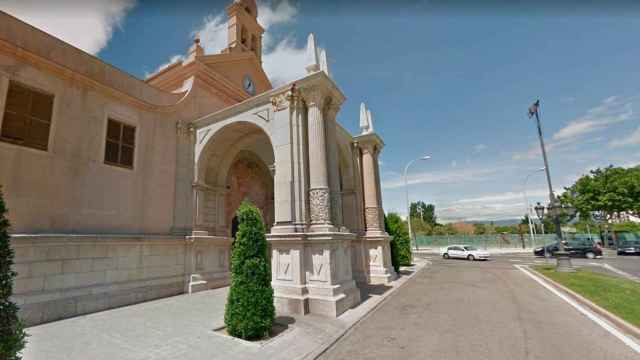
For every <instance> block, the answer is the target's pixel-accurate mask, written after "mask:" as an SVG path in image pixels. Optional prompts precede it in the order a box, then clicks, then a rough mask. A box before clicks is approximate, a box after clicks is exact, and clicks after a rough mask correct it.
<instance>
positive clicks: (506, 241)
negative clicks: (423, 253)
mask: <svg viewBox="0 0 640 360" xmlns="http://www.w3.org/2000/svg"><path fill="white" fill-rule="evenodd" d="M554 242H556V235H555V234H547V235H536V236H535V241H533V239H532V238H531V236H530V235H529V234H526V235H523V236H521V235H518V234H493V235H416V244H417V246H418V247H419V248H440V247H445V246H449V245H454V244H456V245H457V244H460V245H473V246H475V247H477V248H480V249H503V248H504V249H523V248H524V249H532V248H535V247H539V246H542V245H543V244H545V245H546V244H551V243H554Z"/></svg>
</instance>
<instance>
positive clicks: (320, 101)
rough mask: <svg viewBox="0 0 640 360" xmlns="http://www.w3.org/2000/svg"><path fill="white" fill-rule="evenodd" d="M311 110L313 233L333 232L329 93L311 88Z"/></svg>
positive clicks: (307, 94)
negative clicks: (327, 121) (327, 119)
mask: <svg viewBox="0 0 640 360" xmlns="http://www.w3.org/2000/svg"><path fill="white" fill-rule="evenodd" d="M303 96H304V99H305V101H306V103H307V108H308V114H309V115H308V128H309V133H308V134H309V164H310V166H309V205H310V215H311V216H310V217H311V231H315V232H333V231H335V228H334V227H333V224H332V223H331V201H330V191H329V174H328V171H327V166H328V163H327V136H326V131H325V129H326V126H325V116H324V115H325V114H324V113H323V106H324V102H325V94H324V93H323V92H322V91H320V90H319V89H317V88H310V89H308V90H306V91H305V93H304V94H303Z"/></svg>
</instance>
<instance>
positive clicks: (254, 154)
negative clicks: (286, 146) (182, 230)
mask: <svg viewBox="0 0 640 360" xmlns="http://www.w3.org/2000/svg"><path fill="white" fill-rule="evenodd" d="M203 134H204V135H203V136H202V139H201V140H202V141H206V143H205V145H204V146H203V147H202V149H201V151H200V152H199V154H198V155H197V158H196V159H197V160H196V177H195V178H196V187H197V191H198V193H197V195H196V197H197V199H198V200H197V211H196V227H197V228H199V230H206V231H208V232H209V234H211V235H218V236H231V221H232V219H233V213H235V210H236V209H237V206H238V205H239V202H241V201H242V200H244V199H245V198H246V199H248V200H250V201H252V202H254V203H255V204H256V205H257V206H258V207H259V208H260V210H261V211H262V212H263V216H264V218H265V223H266V224H267V227H268V228H270V226H271V225H272V224H273V218H274V201H273V194H274V186H273V174H272V172H271V170H270V169H272V166H273V164H274V159H275V156H274V149H273V146H272V142H271V138H270V136H269V135H268V133H267V131H266V130H265V129H263V128H262V127H260V126H258V125H257V124H255V123H252V122H248V121H233V122H230V123H229V124H225V125H220V126H217V127H216V126H213V127H211V128H209V129H205V131H204V132H203ZM257 194H262V195H264V196H263V197H258V196H257ZM232 207H233V208H232Z"/></svg>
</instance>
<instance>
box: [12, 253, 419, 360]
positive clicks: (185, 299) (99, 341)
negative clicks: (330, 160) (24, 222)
mask: <svg viewBox="0 0 640 360" xmlns="http://www.w3.org/2000/svg"><path fill="white" fill-rule="evenodd" d="M416 260H418V265H417V267H412V268H407V269H404V271H402V273H403V275H402V276H401V277H400V278H399V279H398V280H396V281H395V282H394V283H393V284H392V286H369V287H366V288H364V289H362V291H361V293H362V300H363V303H362V304H360V305H359V306H358V307H356V308H354V309H351V310H349V311H347V312H345V313H344V314H342V315H341V316H340V317H339V318H338V319H331V318H326V317H320V316H314V315H307V316H295V317H288V316H280V317H278V318H277V319H276V321H277V322H278V323H282V324H287V326H288V327H287V329H286V330H285V331H284V332H283V333H281V334H280V335H279V336H277V337H275V338H274V339H272V340H271V341H268V342H266V343H263V344H260V343H249V342H245V341H242V340H238V339H233V338H230V337H227V336H223V335H220V334H219V333H215V332H214V331H213V329H215V328H218V327H221V326H223V324H224V322H223V317H224V305H225V302H226V297H227V292H228V288H221V289H216V290H209V291H204V292H200V293H196V294H192V295H180V296H175V297H171V298H166V299H161V300H156V301H151V302H147V303H142V304H138V305H132V306H127V307H123V308H119V309H113V310H108V311H103V312H100V313H95V314H90V315H85V316H80V317H76V318H72V319H68V320H62V321H57V322H53V323H49V324H44V325H39V326H34V327H30V328H28V329H27V332H28V333H29V334H30V335H31V336H30V337H29V339H28V344H27V347H26V350H25V352H24V359H25V360H63V359H64V360H87V359H91V360H114V359H117V360H156V359H157V360H159V359H167V360H168V359H172V360H173V359H181V360H200V359H207V360H209V359H225V360H227V359H228V360H231V359H298V358H313V357H314V354H316V353H319V352H320V351H322V350H324V349H325V348H326V347H327V346H329V345H330V344H332V343H333V342H334V341H335V340H337V338H338V337H339V336H341V335H342V334H343V333H344V332H345V331H346V330H348V329H349V328H350V327H352V326H353V325H354V324H355V323H356V322H357V321H358V320H360V319H361V318H362V317H363V316H364V315H366V314H367V313H368V312H370V311H371V310H372V309H374V308H375V307H376V306H377V305H378V304H379V303H380V302H381V301H382V300H383V298H385V297H387V296H389V294H391V293H392V292H394V290H395V289H397V288H398V287H399V286H401V285H402V284H404V283H405V282H406V281H407V280H408V279H409V278H410V277H411V276H413V274H415V272H416V271H417V270H419V268H422V267H423V266H424V265H425V263H426V262H425V261H424V260H421V259H416Z"/></svg>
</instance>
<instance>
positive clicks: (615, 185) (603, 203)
mask: <svg viewBox="0 0 640 360" xmlns="http://www.w3.org/2000/svg"><path fill="white" fill-rule="evenodd" d="M560 201H561V202H562V203H564V204H569V205H571V206H573V207H575V208H576V210H577V211H578V212H579V213H580V217H581V219H587V218H588V217H589V214H590V213H591V212H592V211H602V212H604V213H605V215H606V218H607V219H610V218H611V217H612V216H614V215H619V214H620V213H622V212H629V213H634V214H637V213H639V212H640V168H637V167H636V168H629V169H625V168H622V167H613V166H609V167H606V168H604V169H601V168H597V169H595V170H591V171H590V173H589V174H587V175H584V176H582V177H581V178H579V179H578V180H577V181H576V182H575V183H574V184H573V185H572V186H570V187H568V188H565V192H564V193H563V194H562V195H561V196H560Z"/></svg>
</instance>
